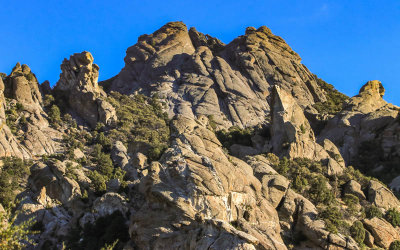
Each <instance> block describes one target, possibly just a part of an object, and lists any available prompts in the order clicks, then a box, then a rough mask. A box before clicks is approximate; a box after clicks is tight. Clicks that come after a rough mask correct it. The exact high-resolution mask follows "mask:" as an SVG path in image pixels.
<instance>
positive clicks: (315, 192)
mask: <svg viewBox="0 0 400 250" xmlns="http://www.w3.org/2000/svg"><path fill="white" fill-rule="evenodd" d="M327 185H328V182H327V180H326V179H325V177H323V176H317V177H315V178H313V179H312V182H311V187H310V190H309V196H310V198H311V200H313V201H314V202H315V203H317V204H318V203H323V204H326V205H329V204H330V203H332V202H334V201H335V196H334V195H333V193H332V191H331V190H330V189H329V188H328V186H327Z"/></svg>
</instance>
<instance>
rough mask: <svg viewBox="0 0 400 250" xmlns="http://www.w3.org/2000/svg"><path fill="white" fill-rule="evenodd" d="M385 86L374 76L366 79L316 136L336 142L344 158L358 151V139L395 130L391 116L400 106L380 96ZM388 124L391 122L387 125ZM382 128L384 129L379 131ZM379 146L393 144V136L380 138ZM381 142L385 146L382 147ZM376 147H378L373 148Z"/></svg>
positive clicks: (395, 116)
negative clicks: (355, 93) (357, 92)
mask: <svg viewBox="0 0 400 250" xmlns="http://www.w3.org/2000/svg"><path fill="white" fill-rule="evenodd" d="M384 93H385V89H384V88H383V86H382V83H381V82H380V81H377V80H373V81H369V82H367V83H366V84H365V85H364V86H363V87H362V88H361V89H360V93H359V94H358V95H356V96H354V97H352V98H351V99H350V100H349V101H348V103H346V104H345V106H344V108H343V110H342V111H341V112H339V113H338V114H337V115H336V116H335V117H333V118H332V119H331V120H329V122H328V124H327V126H326V127H325V129H324V130H323V131H322V132H321V134H320V136H319V137H320V139H321V138H324V139H330V140H331V141H332V142H334V143H335V144H336V145H338V146H339V149H340V152H341V154H342V156H343V158H344V159H345V160H346V162H349V161H350V160H352V159H353V157H355V156H356V155H357V153H358V149H359V147H360V145H361V143H363V142H366V141H372V140H375V138H379V137H381V136H382V135H383V134H387V135H390V134H393V131H394V130H396V128H395V127H396V124H395V123H396V122H395V119H396V118H397V117H398V115H399V110H400V108H399V107H397V106H395V105H392V104H390V103H387V102H386V101H384V100H383V99H382V97H383V94H384ZM390 124H392V125H391V126H389V125H390ZM382 130H384V131H386V132H385V133H382ZM381 141H382V147H383V150H384V151H386V152H387V151H388V147H389V148H392V146H393V147H396V137H395V136H391V139H388V140H387V139H386V138H385V139H384V138H382V140H381ZM385 145H387V146H388V147H386V148H385ZM377 150H378V149H377Z"/></svg>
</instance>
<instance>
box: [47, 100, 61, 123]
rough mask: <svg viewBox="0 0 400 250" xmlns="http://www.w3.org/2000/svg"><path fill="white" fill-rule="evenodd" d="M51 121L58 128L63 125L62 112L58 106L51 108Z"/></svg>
mask: <svg viewBox="0 0 400 250" xmlns="http://www.w3.org/2000/svg"><path fill="white" fill-rule="evenodd" d="M49 120H50V122H51V123H52V124H53V125H54V126H58V125H59V124H60V123H61V112H60V109H59V108H58V106H57V105H53V106H51V108H50V110H49Z"/></svg>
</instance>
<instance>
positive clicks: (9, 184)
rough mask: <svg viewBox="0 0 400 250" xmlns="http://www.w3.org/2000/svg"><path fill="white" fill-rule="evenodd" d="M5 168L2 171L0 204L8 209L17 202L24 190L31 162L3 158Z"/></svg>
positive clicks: (0, 175) (0, 177)
mask: <svg viewBox="0 0 400 250" xmlns="http://www.w3.org/2000/svg"><path fill="white" fill-rule="evenodd" d="M2 160H3V166H2V168H1V171H0V203H1V204H3V206H5V207H7V206H9V205H10V204H12V203H13V202H14V200H15V197H16V195H17V194H18V192H19V191H22V190H23V189H24V185H25V184H26V181H27V178H28V176H29V174H30V166H31V165H32V163H31V162H30V161H24V160H22V159H20V158H15V157H12V158H11V157H6V158H3V159H2Z"/></svg>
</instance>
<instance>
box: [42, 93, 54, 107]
mask: <svg viewBox="0 0 400 250" xmlns="http://www.w3.org/2000/svg"><path fill="white" fill-rule="evenodd" d="M54 101H55V99H54V97H53V96H52V95H45V96H44V98H43V106H44V107H50V106H51V105H53V104H54Z"/></svg>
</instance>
